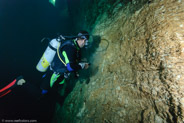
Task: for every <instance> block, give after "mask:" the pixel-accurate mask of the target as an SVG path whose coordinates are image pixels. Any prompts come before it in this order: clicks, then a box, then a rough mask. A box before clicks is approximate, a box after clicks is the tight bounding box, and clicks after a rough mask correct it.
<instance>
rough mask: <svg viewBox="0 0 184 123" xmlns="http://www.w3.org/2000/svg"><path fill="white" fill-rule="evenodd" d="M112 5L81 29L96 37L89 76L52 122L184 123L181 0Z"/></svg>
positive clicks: (183, 12)
mask: <svg viewBox="0 0 184 123" xmlns="http://www.w3.org/2000/svg"><path fill="white" fill-rule="evenodd" d="M109 1H110V0H109ZM100 3H103V1H101V2H100V1H99V2H98V4H100ZM93 4H95V2H94V3H93ZM96 4H97V3H96ZM113 5H114V6H113ZM113 5H112V6H113V8H111V9H110V10H111V11H110V12H109V13H108V11H104V13H102V14H99V16H98V18H97V19H96V20H93V21H94V22H93V23H92V24H90V25H88V26H86V27H88V29H93V30H92V32H91V33H92V34H93V35H99V36H100V37H101V40H100V44H99V46H98V48H97V49H96V51H95V53H94V54H93V57H92V58H91V60H92V61H93V65H92V66H91V70H90V71H89V72H90V78H88V79H83V80H81V81H82V82H77V83H76V85H75V87H74V89H73V91H72V92H71V93H70V94H69V95H68V96H67V98H66V100H65V103H64V105H63V106H62V107H60V106H59V105H58V106H57V110H56V114H55V119H54V122H55V121H57V122H66V123H71V122H75V123H79V122H80V123H93V122H94V123H102V122H104V123H135V122H145V123H166V122H173V123H174V122H178V123H180V122H184V90H183V89H184V77H183V76H184V62H183V61H184V22H183V20H184V2H183V1H182V0H162V1H160V0H145V1H141V2H140V1H138V0H133V1H132V2H128V3H126V6H123V2H122V1H120V0H119V1H118V2H117V3H114V4H113ZM90 11H92V10H89V11H86V12H90ZM94 11H96V10H94ZM88 19H90V17H88ZM91 25H92V26H91ZM108 44H109V45H108Z"/></svg>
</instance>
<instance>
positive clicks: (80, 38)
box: [77, 31, 89, 48]
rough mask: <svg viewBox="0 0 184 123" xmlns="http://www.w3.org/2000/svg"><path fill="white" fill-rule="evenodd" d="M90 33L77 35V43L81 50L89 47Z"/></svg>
mask: <svg viewBox="0 0 184 123" xmlns="http://www.w3.org/2000/svg"><path fill="white" fill-rule="evenodd" d="M88 40H89V33H88V32H87V31H80V32H79V33H78V35H77V43H78V45H79V47H80V48H83V47H84V46H87V45H88Z"/></svg>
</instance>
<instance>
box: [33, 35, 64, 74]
mask: <svg viewBox="0 0 184 123" xmlns="http://www.w3.org/2000/svg"><path fill="white" fill-rule="evenodd" d="M60 44H61V38H60V37H59V38H55V39H52V40H51V41H50V42H49V45H48V46H47V48H46V50H45V52H44V53H43V55H42V57H41V59H40V61H39V62H38V64H37V66H36V69H37V70H38V71H40V72H45V71H46V70H47V68H48V67H49V65H50V64H51V62H52V61H53V59H54V56H55V54H56V52H57V48H58V47H59V46H60Z"/></svg>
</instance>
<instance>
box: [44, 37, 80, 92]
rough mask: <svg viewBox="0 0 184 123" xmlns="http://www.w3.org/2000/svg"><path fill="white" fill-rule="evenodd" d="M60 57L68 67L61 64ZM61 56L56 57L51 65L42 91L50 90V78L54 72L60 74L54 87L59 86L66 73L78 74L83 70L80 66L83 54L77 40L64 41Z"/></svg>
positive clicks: (60, 50)
mask: <svg viewBox="0 0 184 123" xmlns="http://www.w3.org/2000/svg"><path fill="white" fill-rule="evenodd" d="M59 56H60V58H61V59H62V60H63V62H64V63H65V65H66V66H65V65H64V64H63V63H62V62H61V60H60V58H59ZM59 56H58V54H56V55H55V57H54V59H53V62H52V63H51V70H48V72H47V75H46V77H45V78H44V81H43V83H42V85H41V88H42V89H46V90H48V89H49V88H50V86H49V83H50V78H51V76H52V74H53V73H54V72H55V73H57V74H60V77H59V78H58V79H57V80H56V81H55V83H54V86H57V85H58V83H59V82H61V81H62V80H63V79H64V73H68V72H76V71H78V70H80V69H82V68H81V66H80V65H79V64H78V62H79V61H80V59H81V53H80V48H79V46H78V43H77V40H67V41H64V43H62V44H61V46H60V48H59Z"/></svg>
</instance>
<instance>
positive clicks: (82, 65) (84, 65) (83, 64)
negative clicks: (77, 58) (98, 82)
mask: <svg viewBox="0 0 184 123" xmlns="http://www.w3.org/2000/svg"><path fill="white" fill-rule="evenodd" d="M79 65H80V66H81V68H82V69H88V68H89V65H90V64H89V63H79Z"/></svg>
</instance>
